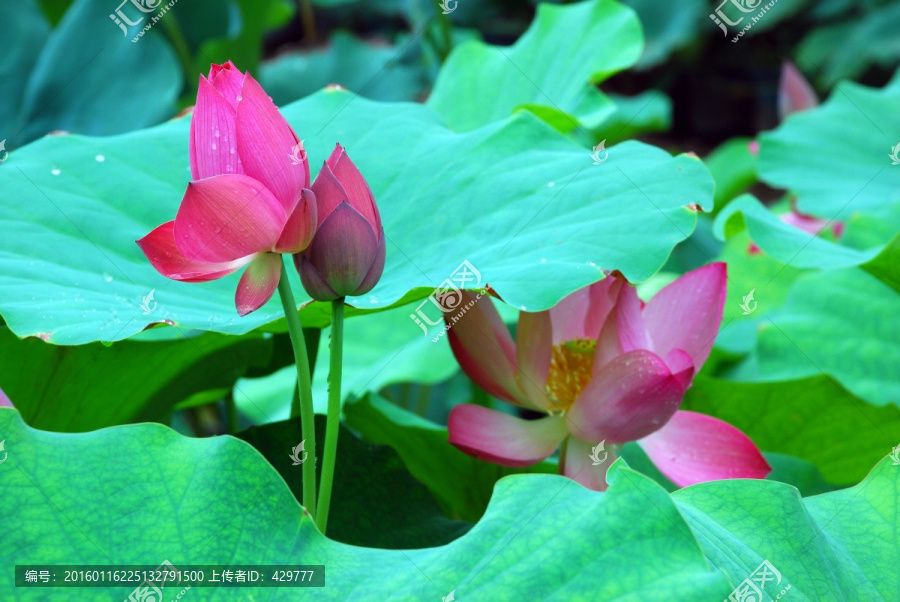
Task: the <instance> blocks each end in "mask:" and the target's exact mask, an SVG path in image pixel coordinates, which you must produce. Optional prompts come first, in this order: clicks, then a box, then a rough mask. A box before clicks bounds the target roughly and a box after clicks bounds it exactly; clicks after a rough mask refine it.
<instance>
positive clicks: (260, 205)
mask: <svg viewBox="0 0 900 602" xmlns="http://www.w3.org/2000/svg"><path fill="white" fill-rule="evenodd" d="M190 161H191V175H192V176H193V181H192V182H191V183H189V184H188V187H187V191H186V192H185V194H184V198H183V199H182V201H181V206H180V207H179V209H178V214H177V215H176V217H175V219H174V220H173V221H170V222H166V223H164V224H162V225H161V226H159V227H157V228H156V229H155V230H153V231H152V232H150V233H149V234H148V235H147V236H145V237H144V238H142V239H141V240H139V241H137V244H138V245H139V246H140V247H141V250H142V251H144V254H145V255H146V256H147V258H148V259H149V260H150V262H151V263H152V264H153V267H154V268H156V270H157V271H158V272H159V273H160V274H162V275H163V276H165V277H167V278H171V279H173V280H180V281H183V282H205V281H208V280H215V279H218V278H222V277H224V276H227V275H228V274H231V273H232V272H234V271H235V270H237V269H239V268H241V267H243V266H247V269H246V270H245V271H244V274H243V276H242V277H241V280H240V283H239V284H238V287H237V292H236V294H235V307H236V308H237V311H238V313H239V314H240V315H242V316H243V315H246V314H248V313H250V312H252V311H255V310H257V309H259V308H260V307H261V306H262V305H263V304H264V303H265V302H266V301H268V300H269V299H270V298H271V297H272V295H273V293H274V292H275V289H276V288H277V287H278V281H279V279H280V276H281V258H280V256H279V255H278V254H279V253H297V252H299V251H302V250H303V249H305V248H306V247H307V246H308V245H309V242H310V241H311V240H312V237H313V234H314V233H315V227H316V222H317V214H316V199H315V195H313V193H312V191H311V190H309V188H308V187H309V161H308V160H307V157H306V151H305V150H304V149H303V144H302V143H301V142H300V140H299V139H298V138H297V135H296V134H295V133H294V130H293V129H292V128H291V126H290V125H289V124H288V122H287V121H285V119H284V117H282V115H281V113H280V112H279V111H278V108H277V107H276V106H275V105H274V104H273V103H272V99H271V98H269V96H268V95H267V94H266V93H265V91H264V90H263V89H262V87H261V86H260V85H259V84H258V83H257V82H256V80H255V79H253V77H252V76H251V75H250V74H244V73H241V72H240V71H238V70H237V68H236V67H235V66H234V64H232V63H231V61H229V62H227V63H225V64H224V65H213V66H212V67H211V68H210V70H209V76H208V77H203V76H201V77H200V85H199V88H198V91H197V104H196V106H195V107H194V112H193V116H192V117H191V131H190Z"/></svg>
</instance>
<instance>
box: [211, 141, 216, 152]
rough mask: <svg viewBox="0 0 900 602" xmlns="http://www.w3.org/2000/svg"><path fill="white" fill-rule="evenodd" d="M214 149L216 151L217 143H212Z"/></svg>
mask: <svg viewBox="0 0 900 602" xmlns="http://www.w3.org/2000/svg"><path fill="white" fill-rule="evenodd" d="M212 148H213V150H216V143H215V142H213V143H212Z"/></svg>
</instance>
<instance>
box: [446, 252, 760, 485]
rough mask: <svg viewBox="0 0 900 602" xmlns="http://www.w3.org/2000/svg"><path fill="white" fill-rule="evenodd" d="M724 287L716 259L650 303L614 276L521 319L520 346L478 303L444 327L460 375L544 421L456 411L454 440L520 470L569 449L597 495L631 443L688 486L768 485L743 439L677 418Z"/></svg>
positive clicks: (703, 421) (567, 457)
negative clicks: (722, 482)
mask: <svg viewBox="0 0 900 602" xmlns="http://www.w3.org/2000/svg"><path fill="white" fill-rule="evenodd" d="M725 288H726V266H725V264H724V263H715V264H712V265H708V266H705V267H702V268H700V269H697V270H694V271H693V272H690V273H688V274H685V275H684V276H682V277H680V278H679V279H678V280H676V281H675V282H673V283H671V284H670V285H668V286H667V287H665V288H664V289H662V290H661V291H660V292H659V293H658V294H657V295H656V296H655V297H653V299H652V300H651V301H650V302H649V303H647V304H646V305H645V304H644V303H643V302H641V300H640V299H638V297H637V293H636V291H635V289H634V287H633V286H631V285H630V284H628V283H627V282H625V281H624V280H622V279H621V278H617V277H614V276H610V277H607V278H606V279H605V280H603V281H601V282H598V283H597V284H594V285H591V286H589V287H587V288H584V289H581V290H579V291H577V292H575V293H573V294H572V295H570V296H569V297H567V298H565V299H563V300H562V301H561V302H560V303H559V304H558V305H556V306H555V307H553V308H552V309H550V310H548V311H543V312H538V313H528V312H521V313H520V314H519V324H518V328H517V333H518V336H517V341H516V342H513V340H512V337H511V336H510V335H509V332H508V331H507V329H506V326H505V325H504V324H503V322H502V321H501V319H500V315H499V314H498V313H497V311H496V309H495V308H494V307H493V305H491V303H490V302H489V301H487V300H483V301H481V302H477V303H475V305H474V307H472V308H471V309H470V310H469V311H468V312H467V313H466V314H464V315H463V317H462V319H460V320H459V321H457V322H455V323H454V324H453V325H452V327H451V328H450V330H449V331H448V337H449V341H450V345H451V348H452V349H453V353H454V355H455V356H456V358H457V360H458V361H459V364H460V366H461V367H462V369H463V371H465V372H466V374H468V375H469V377H470V378H471V379H472V380H473V381H475V383H476V384H478V385H479V386H481V387H482V388H483V389H485V390H486V391H487V392H488V393H490V394H491V395H494V396H495V397H498V398H500V399H502V400H504V401H507V402H509V403H513V404H516V405H518V406H521V407H525V408H529V409H532V410H536V411H539V412H544V413H546V414H547V416H546V417H543V418H540V419H537V420H525V419H522V418H518V417H516V416H512V415H510V414H506V413H503V412H498V411H495V410H491V409H488V408H485V407H482V406H477V405H469V404H464V405H459V406H456V407H454V408H453V410H452V411H451V413H450V419H449V421H448V425H449V431H450V443H452V444H453V445H455V446H456V447H458V448H459V449H461V450H462V451H464V452H466V453H467V454H469V455H472V456H475V457H477V458H481V459H484V460H487V461H489V462H494V463H496V464H502V465H504V466H513V467H520V466H529V465H532V464H535V463H537V462H540V461H542V460H544V459H545V458H547V457H548V456H550V455H551V454H553V452H554V451H556V450H557V449H558V448H559V447H560V445H562V451H561V454H560V472H561V473H562V474H565V475H567V476H569V477H571V478H572V479H574V480H576V481H578V482H579V483H581V484H582V485H584V486H585V487H588V488H590V489H595V490H604V489H606V478H605V477H606V471H607V469H608V468H609V465H610V464H611V463H612V461H613V460H614V459H615V453H614V450H613V449H611V447H612V446H613V445H617V444H623V443H626V442H628V441H637V443H638V444H639V445H640V446H641V447H642V448H643V449H644V451H645V452H646V453H647V455H648V456H649V457H650V458H651V460H653V462H654V463H655V464H656V466H657V467H658V468H659V470H660V471H661V472H662V473H663V474H664V475H666V477H668V478H669V479H671V480H672V481H673V482H674V483H675V484H676V485H678V486H681V487H684V486H687V485H692V484H695V483H699V482H703V481H711V480H716V479H725V478H764V477H765V476H766V475H767V474H768V473H769V472H770V470H771V467H770V466H769V465H768V463H767V462H766V460H765V458H764V457H763V456H762V454H761V453H760V452H759V450H758V449H757V447H756V446H755V445H754V444H753V442H752V441H751V440H750V439H749V438H748V437H747V436H746V435H744V434H743V433H742V432H740V431H739V430H738V429H736V428H735V427H733V426H731V425H729V424H727V423H725V422H723V421H721V420H718V419H716V418H712V417H710V416H706V415H704V414H697V413H694V412H686V411H679V410H678V407H679V405H680V404H681V401H682V398H683V396H684V392H685V391H686V390H687V388H688V387H690V385H691V382H692V380H693V377H694V374H696V373H697V371H698V370H699V369H700V367H701V366H702V365H703V363H704V362H705V361H706V358H707V357H708V356H709V353H710V351H711V349H712V346H713V342H714V341H715V338H716V334H717V332H718V329H719V324H720V322H721V320H722V307H723V304H724V302H725ZM464 295H465V296H466V297H472V298H473V297H474V296H473V294H472V293H468V292H466V293H464ZM467 300H471V299H467ZM601 442H605V444H606V445H607V446H609V447H606V448H604V449H603V452H602V453H603V454H608V456H605V457H603V458H601V457H600V451H599V449H598V451H596V452H595V451H593V449H594V448H596V445H598V444H599V443H601ZM597 460H601V461H600V462H598V461H597Z"/></svg>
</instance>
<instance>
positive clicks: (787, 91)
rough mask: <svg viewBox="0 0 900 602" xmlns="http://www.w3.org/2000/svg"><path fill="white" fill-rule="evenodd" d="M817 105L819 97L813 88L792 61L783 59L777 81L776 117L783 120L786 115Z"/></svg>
mask: <svg viewBox="0 0 900 602" xmlns="http://www.w3.org/2000/svg"><path fill="white" fill-rule="evenodd" d="M817 106H819V97H818V96H816V92H815V90H813V88H812V86H811V85H810V84H809V82H808V81H806V78H805V77H803V74H802V73H800V70H799V69H797V67H795V66H794V63H792V62H791V61H784V63H783V64H782V66H781V79H780V80H779V81H778V118H779V119H780V120H781V121H784V120H785V119H787V117H788V115H792V114H793V113H799V112H800V111H807V110H809V109H812V108H815V107H817Z"/></svg>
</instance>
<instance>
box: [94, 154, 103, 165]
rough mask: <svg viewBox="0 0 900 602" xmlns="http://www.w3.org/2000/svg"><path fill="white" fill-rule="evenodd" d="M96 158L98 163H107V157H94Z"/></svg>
mask: <svg viewBox="0 0 900 602" xmlns="http://www.w3.org/2000/svg"><path fill="white" fill-rule="evenodd" d="M94 158H95V159H97V161H98V162H99V163H103V162H104V161H106V157H104V156H103V155H97V156H96V157H94Z"/></svg>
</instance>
